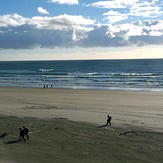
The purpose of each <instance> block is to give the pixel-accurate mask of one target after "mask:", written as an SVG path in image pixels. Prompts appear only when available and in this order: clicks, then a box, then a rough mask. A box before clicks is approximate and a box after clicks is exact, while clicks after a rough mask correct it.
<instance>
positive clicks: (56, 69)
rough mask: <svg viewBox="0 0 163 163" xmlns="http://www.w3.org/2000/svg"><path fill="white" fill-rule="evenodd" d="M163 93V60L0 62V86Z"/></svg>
mask: <svg viewBox="0 0 163 163" xmlns="http://www.w3.org/2000/svg"><path fill="white" fill-rule="evenodd" d="M44 85H48V87H51V85H52V87H53V88H70V89H102V90H135V91H163V59H140V60H80V61H1V62H0V86H16V87H39V88H43V87H44Z"/></svg>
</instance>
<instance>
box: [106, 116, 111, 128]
mask: <svg viewBox="0 0 163 163" xmlns="http://www.w3.org/2000/svg"><path fill="white" fill-rule="evenodd" d="M111 118H112V117H111V116H110V115H107V122H106V125H108V124H109V125H110V126H111Z"/></svg>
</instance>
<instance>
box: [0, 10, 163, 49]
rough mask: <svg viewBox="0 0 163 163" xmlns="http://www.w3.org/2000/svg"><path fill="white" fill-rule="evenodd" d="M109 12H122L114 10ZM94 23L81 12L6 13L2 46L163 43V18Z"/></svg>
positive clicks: (0, 24)
mask: <svg viewBox="0 0 163 163" xmlns="http://www.w3.org/2000/svg"><path fill="white" fill-rule="evenodd" d="M107 14H108V15H107V16H109V15H110V16H111V15H116V14H117V15H120V16H121V14H120V13H116V12H115V11H110V12H108V13H107ZM120 19H121V20H122V18H119V19H117V20H116V21H118V20H120ZM112 21H113V20H112ZM95 23H96V22H95V21H94V20H91V19H88V18H84V17H82V16H80V15H79V16H75V15H66V14H64V15H59V16H56V17H47V16H39V17H32V18H25V17H23V16H21V15H18V14H13V15H3V16H0V49H32V48H37V47H40V48H55V47H60V48H68V47H124V46H144V45H156V44H157V45H163V20H145V21H134V22H131V23H125V24H117V25H115V24H108V25H98V26H96V25H95Z"/></svg>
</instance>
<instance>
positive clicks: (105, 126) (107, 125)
mask: <svg viewBox="0 0 163 163" xmlns="http://www.w3.org/2000/svg"><path fill="white" fill-rule="evenodd" d="M106 126H108V125H107V124H105V125H102V126H98V127H97V128H102V127H106Z"/></svg>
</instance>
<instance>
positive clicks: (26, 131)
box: [23, 126, 29, 139]
mask: <svg viewBox="0 0 163 163" xmlns="http://www.w3.org/2000/svg"><path fill="white" fill-rule="evenodd" d="M23 130H24V134H25V136H26V137H27V139H29V136H28V132H29V130H28V128H26V127H25V126H23Z"/></svg>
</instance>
